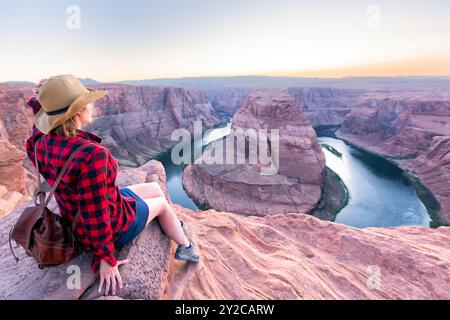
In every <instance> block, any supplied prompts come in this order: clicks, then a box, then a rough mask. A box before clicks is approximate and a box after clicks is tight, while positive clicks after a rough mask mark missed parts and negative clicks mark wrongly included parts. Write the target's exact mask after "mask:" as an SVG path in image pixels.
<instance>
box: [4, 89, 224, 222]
mask: <svg viewBox="0 0 450 320" xmlns="http://www.w3.org/2000/svg"><path fill="white" fill-rule="evenodd" d="M95 88H96V89H99V90H107V91H108V96H107V97H105V98H104V99H102V100H100V101H98V102H97V103H96V105H95V109H94V115H93V118H94V122H93V123H92V124H90V125H89V126H86V127H85V130H87V131H92V132H94V133H96V134H98V135H99V136H101V137H102V139H103V141H102V144H103V145H105V147H107V148H108V150H110V152H111V153H112V154H113V156H114V157H116V158H117V159H118V161H119V165H121V166H123V167H137V166H139V165H141V164H143V163H145V162H147V161H148V160H149V159H152V158H158V157H159V156H161V155H162V154H164V153H165V152H167V151H168V150H170V149H171V148H172V147H173V146H174V145H175V144H176V143H177V141H172V140H171V134H172V132H173V130H175V129H178V128H185V129H187V130H190V131H192V130H193V124H194V122H195V121H201V122H202V126H203V128H204V129H208V128H211V127H213V126H215V125H217V124H219V123H220V122H221V121H222V120H221V118H220V116H219V114H218V113H217V112H216V111H215V109H213V108H212V107H211V103H210V102H209V100H207V98H206V94H204V93H203V92H200V91H197V90H188V89H182V88H163V87H135V86H130V85H115V84H98V85H97V86H96V87H95ZM32 94H33V86H31V85H10V84H3V85H1V84H0V116H1V118H0V150H1V151H2V152H1V153H0V178H1V180H0V181H1V182H0V204H1V206H0V216H2V215H4V214H6V213H8V212H10V211H11V210H13V209H14V208H16V207H17V206H19V205H20V204H22V203H23V202H25V201H27V200H29V199H31V196H32V195H33V193H34V188H35V185H36V174H35V169H34V167H33V165H32V164H31V161H29V159H28V157H27V156H26V154H25V143H24V141H25V140H26V139H27V138H28V137H29V135H30V133H31V130H32V126H33V113H32V110H31V108H29V107H27V106H25V103H26V100H27V99H28V98H29V97H30V96H32Z"/></svg>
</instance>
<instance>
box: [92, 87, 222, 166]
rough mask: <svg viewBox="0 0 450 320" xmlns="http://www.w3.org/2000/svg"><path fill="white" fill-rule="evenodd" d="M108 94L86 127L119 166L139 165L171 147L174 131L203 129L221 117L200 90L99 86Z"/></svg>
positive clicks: (97, 104)
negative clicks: (198, 123) (114, 158)
mask: <svg viewBox="0 0 450 320" xmlns="http://www.w3.org/2000/svg"><path fill="white" fill-rule="evenodd" d="M96 88H98V89H101V90H107V91H108V95H107V96H106V97H105V98H104V99H102V100H101V101H99V102H97V103H96V111H95V121H94V122H93V123H92V124H91V125H90V126H89V127H87V129H89V130H92V131H93V132H96V133H97V134H99V135H100V136H101V137H102V138H104V142H103V143H104V145H105V146H106V147H107V148H108V149H109V150H110V151H111V153H112V154H113V155H114V156H115V157H116V158H117V159H118V160H119V163H120V164H121V165H126V166H138V165H141V164H143V163H145V162H146V161H148V160H149V159H151V158H155V157H157V156H159V155H161V154H162V153H164V152H166V151H168V150H169V149H170V148H172V147H173V146H174V145H175V144H176V143H178V141H171V134H172V132H173V131H174V130H175V129H179V128H184V129H187V130H188V131H190V132H192V131H193V125H194V121H201V122H202V125H203V129H205V130H206V129H208V128H211V127H213V126H215V125H216V124H218V123H219V122H221V119H220V116H219V115H218V114H217V113H216V112H215V110H214V109H213V108H212V106H211V103H210V102H209V100H208V99H207V97H206V95H205V94H204V93H202V92H200V91H196V90H188V89H182V88H167V87H145V86H144V87H138V86H127V85H99V86H96Z"/></svg>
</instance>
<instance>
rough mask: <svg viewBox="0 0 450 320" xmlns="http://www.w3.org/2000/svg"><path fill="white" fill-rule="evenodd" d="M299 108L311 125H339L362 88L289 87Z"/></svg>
mask: <svg viewBox="0 0 450 320" xmlns="http://www.w3.org/2000/svg"><path fill="white" fill-rule="evenodd" d="M288 92H289V94H291V95H292V96H294V97H295V100H296V101H297V103H298V105H299V107H300V109H301V110H302V111H303V112H304V113H305V114H306V115H307V116H308V118H309V120H310V121H311V125H313V126H336V125H340V124H341V123H342V121H343V120H344V118H345V116H346V115H347V114H348V113H349V112H350V111H351V110H352V108H353V107H354V106H355V104H356V102H357V101H358V99H359V98H360V97H361V96H362V95H363V93H364V92H365V91H363V90H350V89H335V88H308V87H305V88H289V89H288Z"/></svg>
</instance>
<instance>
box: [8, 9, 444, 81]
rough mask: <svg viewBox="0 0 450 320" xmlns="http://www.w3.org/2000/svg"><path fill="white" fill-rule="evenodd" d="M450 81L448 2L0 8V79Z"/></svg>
mask: <svg viewBox="0 0 450 320" xmlns="http://www.w3.org/2000/svg"><path fill="white" fill-rule="evenodd" d="M65 73H73V74H76V75H77V76H79V77H82V78H85V77H89V78H93V79H96V80H98V81H104V82H106V81H120V80H140V79H156V78H179V77H197V76H236V75H277V76H280V75H286V76H308V77H343V76H398V75H403V76H408V75H428V76H431V75H436V76H450V0H428V1H427V0H409V1H404V0H396V1H392V0H391V1H384V0H383V1H381V0H371V1H365V0H341V1H331V0H329V1H325V0H315V1H310V0H309V1H303V0H147V1H144V0H126V1H125V0H123V1H121V0H110V1H106V0H70V1H66V0H0V81H11V80H23V81H34V82H37V81H38V80H39V79H42V78H47V77H48V76H51V75H56V74H65Z"/></svg>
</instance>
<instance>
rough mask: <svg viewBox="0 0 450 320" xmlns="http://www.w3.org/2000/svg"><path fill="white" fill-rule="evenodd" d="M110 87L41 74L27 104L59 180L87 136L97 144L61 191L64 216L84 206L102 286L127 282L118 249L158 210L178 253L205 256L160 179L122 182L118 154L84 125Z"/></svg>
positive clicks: (40, 151) (85, 234)
mask: <svg viewBox="0 0 450 320" xmlns="http://www.w3.org/2000/svg"><path fill="white" fill-rule="evenodd" d="M106 94H107V92H106V91H95V90H91V89H87V88H85V87H84V86H83V84H81V82H80V81H79V80H78V79H77V78H76V77H75V76H73V75H60V76H56V77H52V78H50V79H48V80H44V81H41V83H40V84H39V85H38V89H37V91H36V95H35V96H34V97H32V98H31V99H30V100H29V101H28V102H27V105H29V106H30V107H32V108H33V112H34V114H35V118H34V127H33V133H32V135H31V137H30V138H29V139H28V140H27V143H26V150H27V154H28V156H29V158H30V160H31V161H32V162H33V164H35V162H34V153H35V151H34V150H35V145H36V143H38V144H37V149H36V150H37V159H38V164H39V169H40V173H41V174H42V176H43V177H44V178H45V180H46V181H47V182H48V184H50V185H53V184H54V182H55V180H56V177H57V175H58V173H59V172H60V170H61V169H62V167H63V166H64V163H65V161H66V160H67V158H68V157H69V156H70V154H71V153H72V152H73V151H74V150H75V149H77V148H78V147H79V146H81V145H83V144H89V145H90V146H89V147H87V148H85V149H84V150H82V151H81V152H80V153H79V154H77V155H76V156H75V158H74V159H73V161H72V162H71V164H70V165H69V168H68V170H67V172H66V174H65V175H64V177H63V178H62V180H61V182H60V184H59V185H58V188H57V190H56V192H55V198H56V201H57V203H58V207H59V209H60V213H61V215H62V216H64V217H67V218H68V219H69V220H70V221H71V222H72V221H73V219H74V216H75V215H76V213H77V212H79V213H80V215H79V219H78V221H77V223H76V227H75V232H76V234H77V236H78V239H79V241H80V244H81V246H82V248H83V249H84V250H86V251H91V252H93V261H92V270H93V271H94V272H98V270H99V271H100V286H99V292H102V289H103V286H104V285H105V294H106V295H108V293H109V290H110V288H111V289H112V294H113V295H115V294H116V288H117V286H118V287H119V288H122V278H121V276H120V273H119V270H118V266H119V265H121V264H124V263H126V262H128V261H127V260H124V261H117V259H116V258H115V256H114V249H120V248H121V247H123V246H124V245H125V244H127V243H129V242H130V241H132V240H133V239H134V238H135V237H136V236H137V235H138V234H139V233H140V232H141V231H142V230H143V229H144V228H145V226H146V225H147V224H148V223H150V222H151V221H152V220H153V219H154V218H156V217H157V218H158V221H159V223H160V225H161V228H162V229H163V231H164V232H165V233H166V234H167V235H168V236H169V237H170V238H171V239H172V240H174V241H175V242H176V243H177V244H178V245H179V246H178V249H177V251H176V254H175V257H176V258H177V259H179V260H185V261H188V262H198V260H199V257H198V255H197V254H196V253H195V249H194V247H193V246H192V245H191V243H190V242H189V240H188V239H187V237H186V235H185V233H184V232H183V230H184V228H183V227H182V222H180V221H179V220H178V219H177V217H176V215H175V213H174V211H173V210H172V208H171V206H170V205H169V203H168V202H167V200H166V198H165V197H164V194H163V192H162V191H161V188H160V187H159V185H158V184H157V183H156V182H153V183H144V184H138V185H132V186H129V187H127V188H122V189H120V190H119V188H118V187H117V186H116V184H115V180H116V177H117V171H118V161H117V160H116V159H115V158H114V157H113V156H112V155H111V154H110V153H109V151H108V150H107V149H106V148H105V147H103V146H102V145H101V144H100V143H101V141H102V139H101V138H100V137H98V136H97V135H95V134H93V133H90V132H87V131H84V130H82V129H81V127H82V126H84V125H87V124H89V123H91V122H92V109H93V104H94V103H95V101H97V100H98V99H100V98H102V97H103V96H105V95H106Z"/></svg>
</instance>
